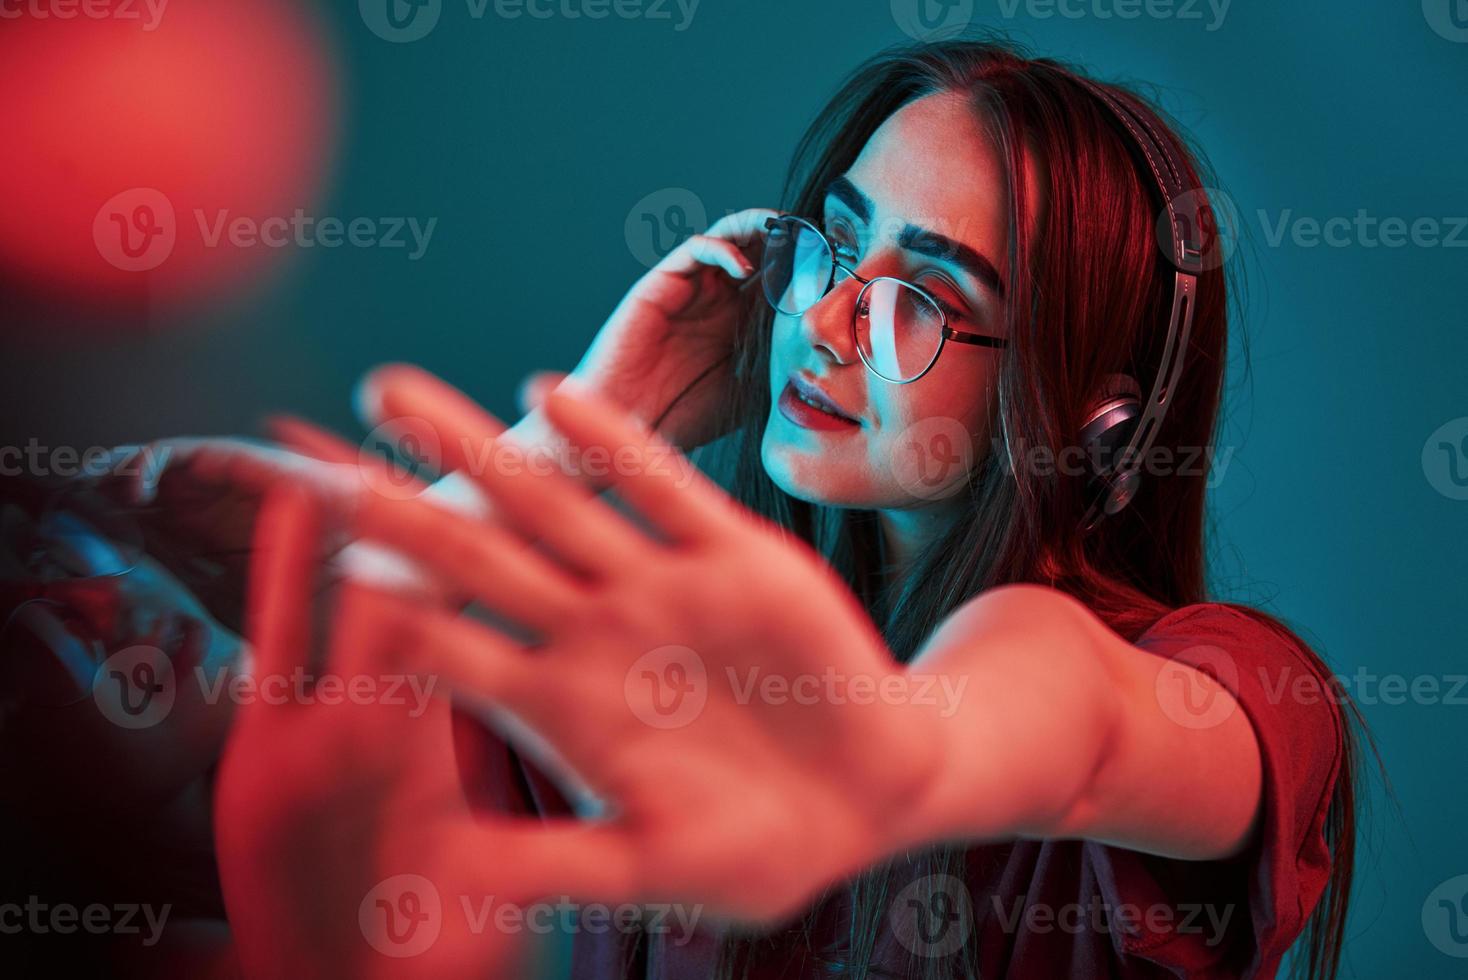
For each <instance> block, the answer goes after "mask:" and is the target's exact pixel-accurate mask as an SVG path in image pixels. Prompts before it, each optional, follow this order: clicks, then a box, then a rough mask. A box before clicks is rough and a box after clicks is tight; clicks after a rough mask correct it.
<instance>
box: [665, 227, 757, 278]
mask: <svg viewBox="0 0 1468 980" xmlns="http://www.w3.org/2000/svg"><path fill="white" fill-rule="evenodd" d="M706 266H717V267H718V268H720V269H723V270H724V271H725V272H727V273H728V274H729V275H731V276H733V277H734V278H735V279H748V278H749V277H750V276H752V275H754V271H755V264H754V262H753V261H752V260H751V259H750V258H749V257H748V256H746V255H745V254H744V252H743V251H742V250H741V249H740V248H739V246H738V245H735V244H734V243H733V242H730V241H725V240H724V239H722V238H713V237H711V236H709V235H694V236H693V237H692V238H689V239H688V240H687V241H685V242H684V243H683V244H682V245H679V246H678V247H677V248H675V249H673V251H671V252H669V253H668V256H667V258H665V259H664V260H663V261H662V262H660V263H659V264H658V271H659V272H668V273H672V274H674V275H686V274H688V273H691V272H696V271H698V270H699V269H702V268H704V267H706Z"/></svg>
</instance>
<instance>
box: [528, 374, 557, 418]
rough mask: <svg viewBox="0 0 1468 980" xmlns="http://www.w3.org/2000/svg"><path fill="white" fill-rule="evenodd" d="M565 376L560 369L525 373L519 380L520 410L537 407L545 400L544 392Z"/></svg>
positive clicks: (529, 409)
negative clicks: (524, 376) (522, 378)
mask: <svg viewBox="0 0 1468 980" xmlns="http://www.w3.org/2000/svg"><path fill="white" fill-rule="evenodd" d="M565 377H566V375H565V374H563V373H561V372H560V371H535V372H533V373H532V374H529V375H527V376H526V378H525V380H524V381H522V382H520V391H519V393H518V400H519V402H520V410H521V411H523V412H529V411H532V410H534V409H536V408H539V407H540V403H541V402H542V401H544V400H545V396H546V393H547V392H549V391H550V390H551V389H552V388H554V387H555V386H556V385H558V384H560V383H561V382H562V381H563V380H565Z"/></svg>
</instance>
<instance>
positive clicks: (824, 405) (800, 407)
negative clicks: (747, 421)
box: [779, 377, 861, 432]
mask: <svg viewBox="0 0 1468 980" xmlns="http://www.w3.org/2000/svg"><path fill="white" fill-rule="evenodd" d="M802 395H804V396H805V397H804V399H803V398H802ZM812 403H814V404H812ZM779 409H780V414H781V415H783V416H784V417H785V418H786V419H788V420H789V421H791V422H793V423H794V424H795V425H798V426H800V427H801V428H803V429H815V430H819V431H824V432H835V431H847V432H850V431H853V430H855V429H859V428H861V423H860V422H859V421H857V420H856V419H853V418H851V417H850V416H849V415H846V414H845V413H844V412H842V411H841V410H840V409H839V408H837V407H836V406H835V404H834V402H833V401H832V400H831V399H830V398H829V397H828V396H827V395H826V394H825V393H824V392H822V391H821V390H820V389H819V388H816V387H815V386H814V385H811V384H810V383H809V382H802V379H800V378H797V377H792V378H791V379H790V381H789V382H788V383H787V384H786V385H785V388H784V390H782V391H781V392H780V401H779Z"/></svg>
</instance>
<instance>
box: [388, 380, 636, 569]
mask: <svg viewBox="0 0 1468 980" xmlns="http://www.w3.org/2000/svg"><path fill="white" fill-rule="evenodd" d="M369 385H370V386H371V387H372V388H374V389H376V390H377V391H378V392H379V394H378V395H377V396H376V397H377V400H378V402H379V403H380V404H381V405H383V406H389V407H390V408H391V410H393V411H398V412H402V413H405V414H408V415H411V416H413V417H414V418H417V419H419V420H426V421H427V422H428V423H429V424H431V425H432V426H433V428H434V431H435V432H436V433H437V435H438V438H439V442H440V444H441V446H442V451H443V458H444V464H445V466H446V467H447V468H449V469H453V470H459V471H462V472H464V473H466V474H467V475H468V477H469V478H470V479H472V480H473V481H474V482H475V483H476V484H477V485H478V486H479V487H480V488H482V489H483V490H484V491H485V492H486V493H488V494H489V496H490V497H491V498H492V500H493V502H494V512H495V514H496V516H497V517H499V518H501V519H502V520H504V521H505V522H507V523H508V524H509V525H510V526H512V527H514V528H516V529H517V530H519V531H520V532H521V533H522V534H523V535H525V536H526V537H527V538H529V539H531V540H537V541H543V542H544V543H546V544H547V545H549V546H550V548H551V549H552V550H553V551H554V552H555V553H556V555H557V556H559V557H560V558H561V559H562V560H564V561H565V562H567V563H568V564H569V565H571V566H572V567H573V568H577V569H579V570H582V571H585V572H588V573H590V574H592V575H595V576H604V575H608V574H611V573H612V572H613V571H615V570H616V569H617V568H618V567H621V566H623V565H625V564H626V563H627V562H631V561H637V560H638V559H639V556H640V555H641V554H642V553H643V552H644V551H645V549H646V547H647V546H648V542H647V539H646V537H645V536H644V535H642V534H641V533H640V532H638V531H637V530H636V529H635V528H634V527H633V526H632V525H631V524H629V523H628V522H627V520H626V519H625V518H623V517H622V515H620V514H618V513H617V512H616V511H615V510H613V509H612V508H611V507H610V506H608V505H607V504H606V502H604V501H602V500H599V499H597V498H596V497H595V496H594V495H593V494H592V493H591V491H590V490H588V489H587V488H586V487H585V486H583V485H581V484H580V483H577V482H576V481H574V480H572V479H570V478H568V477H567V476H566V474H565V473H564V472H563V467H568V466H577V467H578V468H584V469H586V470H587V472H588V475H590V476H595V475H600V473H592V472H591V470H592V468H593V467H592V465H591V463H592V461H591V460H587V461H586V462H587V465H586V466H585V467H579V463H568V462H565V461H563V462H562V463H561V464H559V465H558V464H557V463H556V461H554V460H552V459H551V458H550V456H549V455H548V453H546V452H542V451H536V452H529V451H527V450H526V449H525V448H523V447H521V446H519V445H518V444H517V443H515V442H514V440H513V439H504V438H501V436H502V435H503V433H504V426H503V424H502V423H500V421H499V420H498V419H496V418H494V417H493V416H492V415H490V414H489V413H487V412H485V411H484V410H483V409H481V408H480V407H479V406H478V405H476V404H475V403H474V402H473V401H472V400H471V399H469V398H468V396H466V395H464V394H463V393H462V392H460V391H458V390H457V389H455V388H453V387H451V386H450V385H448V384H446V383H445V382H443V381H440V380H439V379H438V378H435V377H433V376H432V375H430V374H428V373H427V372H425V371H422V370H420V369H417V368H408V367H401V366H395V367H391V368H387V369H383V370H381V371H378V372H374V374H373V375H372V376H371V378H370V379H369ZM596 468H597V469H598V470H600V469H606V468H611V463H610V460H608V461H607V465H606V466H605V467H603V466H601V465H600V461H598V462H597V466H596Z"/></svg>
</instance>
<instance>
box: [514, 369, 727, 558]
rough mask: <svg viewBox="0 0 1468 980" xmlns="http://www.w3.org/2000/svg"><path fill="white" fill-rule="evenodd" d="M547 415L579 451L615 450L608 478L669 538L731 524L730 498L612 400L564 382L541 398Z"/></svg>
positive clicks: (692, 536)
mask: <svg viewBox="0 0 1468 980" xmlns="http://www.w3.org/2000/svg"><path fill="white" fill-rule="evenodd" d="M541 408H542V410H543V411H544V412H545V416H546V419H547V420H548V421H549V422H550V423H551V425H553V426H555V428H556V429H557V431H559V432H561V433H562V434H563V435H565V436H566V438H567V439H568V440H569V441H570V442H571V443H572V444H573V445H574V446H576V447H577V448H578V449H580V450H581V451H582V452H590V451H593V450H594V451H596V452H599V453H609V454H613V455H617V454H620V455H619V458H621V459H622V460H623V465H620V466H617V467H614V472H613V473H612V474H611V475H610V483H611V485H612V486H613V487H615V488H616V489H617V491H618V493H619V494H620V495H621V496H622V497H623V498H624V499H625V500H626V501H627V502H628V503H630V504H631V505H632V506H633V508H635V509H636V510H637V511H638V512H639V513H640V514H641V515H643V517H645V518H646V519H647V520H649V521H651V522H652V523H653V525H654V526H656V527H657V528H658V529H659V530H661V531H662V532H663V534H664V535H666V536H667V537H668V538H669V539H670V540H671V541H673V542H675V543H676V542H693V541H700V540H706V539H708V538H709V537H710V536H711V535H713V534H715V533H718V532H719V531H721V530H725V529H727V528H728V527H730V525H731V521H732V518H733V516H734V514H735V513H736V511H735V510H734V509H733V508H731V507H730V506H729V504H730V501H729V498H728V497H727V496H726V495H725V494H724V492H723V491H722V490H720V489H719V488H718V487H717V486H715V485H714V484H713V483H712V482H711V481H710V480H709V479H708V478H707V477H705V476H704V475H703V474H702V473H700V472H699V471H698V468H697V467H695V466H694V465H693V464H692V463H691V462H689V461H688V459H687V457H685V456H684V455H683V454H682V453H680V452H678V451H677V450H676V449H674V448H673V447H672V446H670V445H668V444H667V443H666V442H663V441H662V440H661V439H659V438H658V437H657V436H655V435H653V434H652V433H651V432H649V431H648V430H647V429H646V428H645V427H644V426H642V425H641V423H639V422H638V421H636V420H635V419H634V418H632V417H631V416H629V415H627V413H625V412H623V411H621V410H620V409H618V408H617V407H616V406H615V405H612V404H611V403H610V402H607V401H606V400H605V399H602V398H599V397H598V396H595V395H593V394H591V393H589V392H584V391H576V392H575V393H574V394H573V393H572V391H571V389H569V387H568V386H564V385H563V386H562V387H560V388H558V389H556V390H555V391H552V392H550V393H548V394H547V395H546V398H545V400H544V402H542V404H541Z"/></svg>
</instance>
